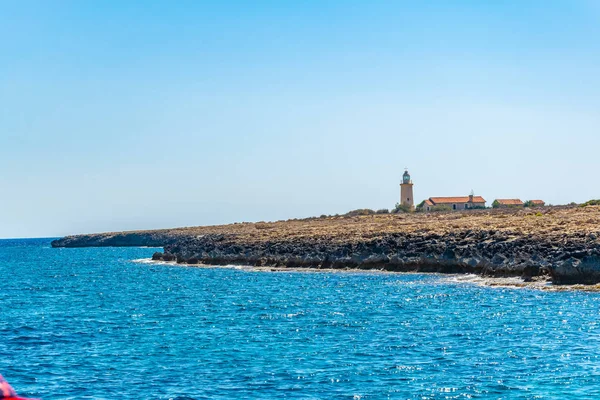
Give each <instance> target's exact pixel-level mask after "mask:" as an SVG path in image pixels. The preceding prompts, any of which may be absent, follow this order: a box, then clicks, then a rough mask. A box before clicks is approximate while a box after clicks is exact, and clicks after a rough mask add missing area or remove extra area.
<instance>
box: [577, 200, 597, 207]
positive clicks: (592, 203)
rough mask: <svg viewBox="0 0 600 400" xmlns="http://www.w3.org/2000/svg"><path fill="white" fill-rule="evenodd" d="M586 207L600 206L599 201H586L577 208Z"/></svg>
mask: <svg viewBox="0 0 600 400" xmlns="http://www.w3.org/2000/svg"><path fill="white" fill-rule="evenodd" d="M587 206H600V200H588V201H586V202H585V203H583V204H580V205H579V207H587Z"/></svg>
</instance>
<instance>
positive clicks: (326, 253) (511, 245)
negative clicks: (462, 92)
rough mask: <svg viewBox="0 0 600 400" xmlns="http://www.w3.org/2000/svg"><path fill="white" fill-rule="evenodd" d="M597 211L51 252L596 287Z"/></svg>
mask: <svg viewBox="0 0 600 400" xmlns="http://www.w3.org/2000/svg"><path fill="white" fill-rule="evenodd" d="M599 238H600V207H598V206H590V207H544V208H535V209H522V208H521V209H507V210H470V211H462V212H446V213H431V214H425V213H413V214H384V215H364V216H340V217H323V218H307V219H303V220H288V221H278V222H258V223H238V224H231V225H220V226H205V227H192V228H178V229H170V230H158V231H136V232H117V233H104V234H95V235H80V236H70V237H66V238H63V239H59V240H57V241H54V242H52V246H53V247H90V246H151V247H162V248H163V249H164V251H163V252H157V253H155V254H154V256H153V258H154V259H155V260H163V261H176V262H178V263H180V264H190V265H195V264H199V263H201V264H206V265H250V266H253V267H268V268H280V267H281V268H314V269H333V270H340V269H342V270H343V269H357V270H386V271H390V272H418V273H445V274H456V273H460V274H475V275H480V276H482V277H486V278H489V277H494V278H511V277H521V278H522V279H523V280H525V281H532V280H534V279H538V278H539V279H545V277H547V278H549V279H551V280H552V282H553V283H554V284H556V285H563V284H587V285H595V284H597V283H600V239H599Z"/></svg>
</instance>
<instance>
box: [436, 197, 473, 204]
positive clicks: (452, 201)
mask: <svg viewBox="0 0 600 400" xmlns="http://www.w3.org/2000/svg"><path fill="white" fill-rule="evenodd" d="M429 200H431V201H432V202H433V203H434V204H455V203H469V196H461V197H430V198H429ZM473 203H485V199H484V198H483V197H481V196H473Z"/></svg>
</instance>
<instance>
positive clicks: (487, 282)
mask: <svg viewBox="0 0 600 400" xmlns="http://www.w3.org/2000/svg"><path fill="white" fill-rule="evenodd" d="M132 262H134V263H139V264H146V265H168V266H176V267H188V268H226V269H235V270H240V271H244V272H264V273H271V272H274V273H277V272H288V273H310V274H315V273H324V274H337V273H341V274H377V275H380V274H382V275H422V274H424V273H423V272H398V271H387V270H382V269H371V270H365V269H352V268H345V269H320V268H302V267H296V268H292V267H256V266H251V265H215V264H185V263H177V262H176V261H158V260H152V259H151V258H142V259H137V260H132ZM433 274H434V275H438V276H440V277H442V279H441V281H440V282H442V283H456V284H468V285H476V286H483V287H491V288H507V289H530V290H541V291H545V292H566V291H579V292H600V284H595V285H578V284H575V285H554V284H552V281H551V280H550V279H549V277H537V278H535V279H531V280H529V281H526V280H523V278H522V277H484V276H481V275H476V274H443V273H433Z"/></svg>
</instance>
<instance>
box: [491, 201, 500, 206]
mask: <svg viewBox="0 0 600 400" xmlns="http://www.w3.org/2000/svg"><path fill="white" fill-rule="evenodd" d="M492 208H500V203H499V202H498V200H494V202H493V203H492Z"/></svg>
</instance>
